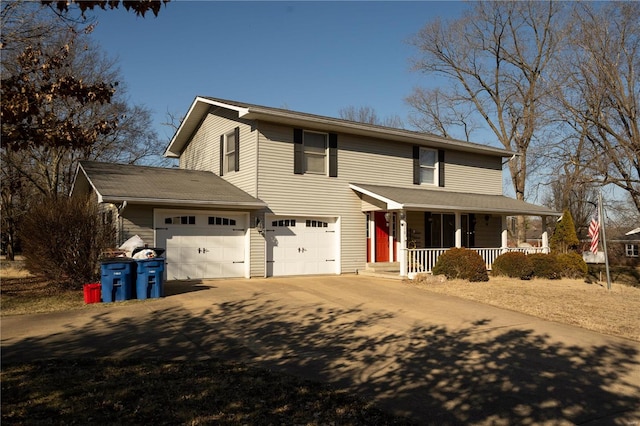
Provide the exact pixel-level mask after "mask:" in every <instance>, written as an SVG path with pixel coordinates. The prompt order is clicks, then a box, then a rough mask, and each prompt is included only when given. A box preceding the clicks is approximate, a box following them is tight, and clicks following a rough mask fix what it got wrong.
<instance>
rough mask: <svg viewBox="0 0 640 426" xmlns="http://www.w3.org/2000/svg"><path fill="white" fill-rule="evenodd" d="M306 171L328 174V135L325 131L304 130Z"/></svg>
mask: <svg viewBox="0 0 640 426" xmlns="http://www.w3.org/2000/svg"><path fill="white" fill-rule="evenodd" d="M303 145H304V172H305V173H316V174H321V175H323V174H326V172H327V171H326V170H327V135H326V134H325V133H315V132H304V141H303Z"/></svg>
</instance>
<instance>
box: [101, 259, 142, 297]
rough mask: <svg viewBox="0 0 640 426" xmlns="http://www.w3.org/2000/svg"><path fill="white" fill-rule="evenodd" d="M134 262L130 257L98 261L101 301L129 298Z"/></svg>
mask: <svg viewBox="0 0 640 426" xmlns="http://www.w3.org/2000/svg"><path fill="white" fill-rule="evenodd" d="M135 267H136V263H135V262H134V261H133V260H131V259H124V258H123V259H119V258H115V259H109V260H103V261H102V262H100V277H101V279H100V283H101V284H102V301H103V302H105V303H108V302H119V301H123V300H130V299H131V298H132V295H133V285H134V273H135Z"/></svg>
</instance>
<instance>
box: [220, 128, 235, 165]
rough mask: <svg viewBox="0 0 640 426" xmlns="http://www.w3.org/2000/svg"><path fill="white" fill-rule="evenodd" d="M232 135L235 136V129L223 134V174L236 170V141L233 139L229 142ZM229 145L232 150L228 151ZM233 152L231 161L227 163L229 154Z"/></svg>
mask: <svg viewBox="0 0 640 426" xmlns="http://www.w3.org/2000/svg"><path fill="white" fill-rule="evenodd" d="M230 137H233V138H235V130H233V131H231V132H229V133H226V134H225V135H224V164H223V170H224V173H225V175H226V174H228V173H234V172H235V171H236V158H235V157H236V155H238V153H237V152H236V143H235V140H234V141H233V144H229V138H230ZM229 146H231V148H232V150H231V151H229ZM231 154H233V163H232V164H230V163H229V155H231Z"/></svg>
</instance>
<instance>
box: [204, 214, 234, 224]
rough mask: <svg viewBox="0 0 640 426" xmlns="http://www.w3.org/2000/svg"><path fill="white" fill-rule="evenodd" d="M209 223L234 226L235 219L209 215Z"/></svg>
mask: <svg viewBox="0 0 640 426" xmlns="http://www.w3.org/2000/svg"><path fill="white" fill-rule="evenodd" d="M209 225H222V226H235V225H236V220H235V219H229V218H228V217H219V216H209Z"/></svg>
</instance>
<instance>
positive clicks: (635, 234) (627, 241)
mask: <svg viewBox="0 0 640 426" xmlns="http://www.w3.org/2000/svg"><path fill="white" fill-rule="evenodd" d="M610 243H612V244H617V245H619V246H620V247H619V251H620V252H621V254H622V256H624V257H625V258H626V260H627V262H625V263H638V261H639V260H640V256H639V250H638V248H639V247H640V228H636V229H633V230H631V231H629V232H627V233H626V234H625V235H623V236H621V237H617V238H613V239H611V241H610Z"/></svg>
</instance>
